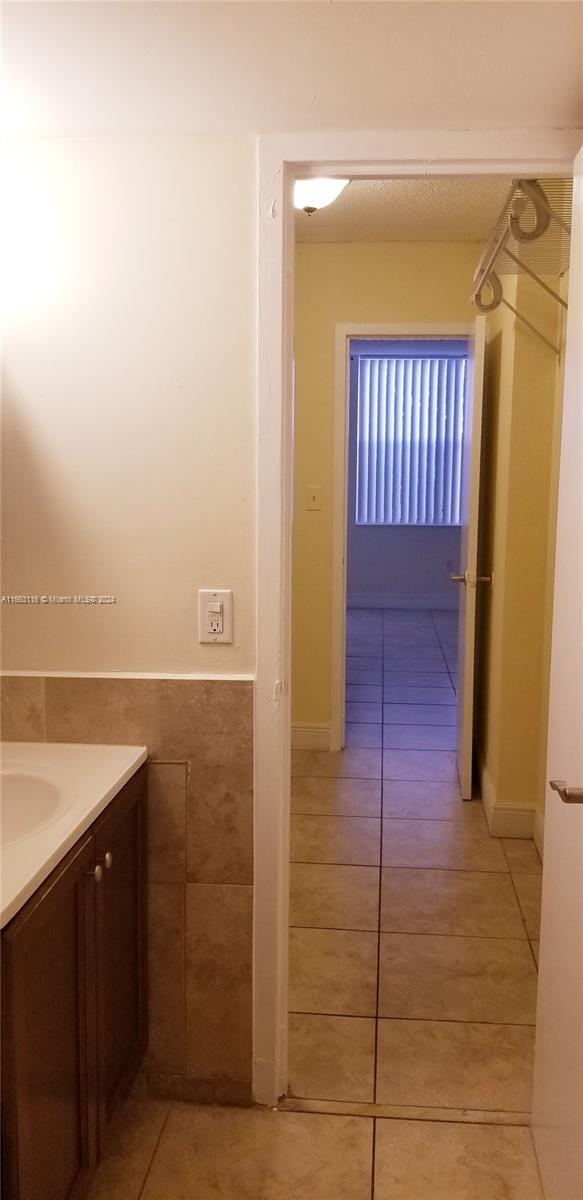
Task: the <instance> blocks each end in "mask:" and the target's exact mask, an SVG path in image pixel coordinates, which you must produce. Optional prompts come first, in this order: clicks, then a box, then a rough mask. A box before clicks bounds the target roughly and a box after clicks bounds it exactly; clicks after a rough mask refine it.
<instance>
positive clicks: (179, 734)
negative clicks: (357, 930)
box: [2, 675, 253, 1104]
mask: <svg viewBox="0 0 583 1200" xmlns="http://www.w3.org/2000/svg"><path fill="white" fill-rule="evenodd" d="M2 737H3V739H4V740H5V741H43V740H45V741H49V742H114V743H115V742H117V743H126V744H145V745H146V746H147V747H148V751H149V755H150V765H149V947H150V1046H149V1052H148V1056H147V1059H146V1063H145V1069H146V1075H147V1080H148V1086H149V1090H150V1092H151V1093H152V1094H155V1095H158V1096H164V1097H172V1098H175V1099H179V1100H195V1101H199V1102H207V1101H208V1102H220V1103H227V1104H228V1103H235V1104H245V1103H250V1102H251V1077H252V1071H251V1068H252V1041H251V1028H252V932H253V930H252V921H253V683H252V682H251V681H246V680H241V681H240V680H193V679H162V678H160V679H130V678H124V677H121V676H116V677H107V678H97V677H93V678H92V677H83V678H78V677H72V676H67V677H63V676H59V677H56V676H46V677H42V676H24V675H19V676H4V677H3V678H2Z"/></svg>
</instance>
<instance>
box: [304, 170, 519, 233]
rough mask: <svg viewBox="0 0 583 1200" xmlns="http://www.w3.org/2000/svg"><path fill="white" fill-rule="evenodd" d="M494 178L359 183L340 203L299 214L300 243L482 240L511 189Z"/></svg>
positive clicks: (349, 186) (491, 226)
mask: <svg viewBox="0 0 583 1200" xmlns="http://www.w3.org/2000/svg"><path fill="white" fill-rule="evenodd" d="M510 183H511V180H510V179H501V178H500V177H494V176H483V177H481V178H475V177H474V178H467V177H466V178H461V177H458V178H456V179H366V180H363V179H355V180H353V181H352V182H351V183H349V185H348V187H347V188H345V189H344V191H343V192H342V194H341V195H340V196H339V198H338V200H336V201H335V202H334V204H331V205H330V206H329V207H328V208H322V209H320V210H319V211H318V212H315V213H313V214H312V216H311V217H309V216H307V214H306V213H303V212H296V238H297V240H298V241H300V242H482V241H486V240H487V238H488V236H489V234H490V233H491V231H492V229H493V227H494V225H495V224H496V220H497V218H498V216H499V214H500V210H501V208H502V206H503V204H504V199H505V197H506V194H507V192H508V189H509V187H510Z"/></svg>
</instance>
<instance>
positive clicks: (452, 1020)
mask: <svg viewBox="0 0 583 1200" xmlns="http://www.w3.org/2000/svg"><path fill="white" fill-rule="evenodd" d="M288 1011H289V1015H290V1016H294V1017H333V1018H334V1020H343V1021H375V1020H376V1019H377V1018H376V1017H375V1014H374V1013H372V1012H368V1013H339V1012H312V1010H311V1009H308V1008H290V1009H289V1010H288ZM378 1021H379V1023H380V1022H381V1021H406V1022H408V1023H409V1024H413V1025H417V1024H420V1025H488V1026H493V1027H494V1028H496V1029H499V1028H502V1029H506V1028H509V1029H534V1027H535V1022H534V1021H484V1020H483V1019H482V1020H478V1019H477V1018H476V1017H411V1016H404V1015H400V1016H397V1015H395V1013H392V1014H391V1015H390V1016H387V1017H384V1016H383V1015H382V1014H381V1015H380V1016H379V1018H378ZM323 1098H324V1099H326V1097H323ZM296 1099H298V1100H299V1099H303V1100H310V1099H320V1097H313V1096H312V1097H310V1096H303V1097H299V1096H296ZM344 1103H346V1104H348V1103H355V1104H358V1103H371V1102H370V1101H352V1102H351V1101H348V1100H347V1101H345V1102H344ZM374 1103H375V1104H376V1103H378V1101H374ZM428 1107H429V1108H447V1105H443V1104H438V1105H435V1104H430V1105H428ZM454 1108H459V1105H454Z"/></svg>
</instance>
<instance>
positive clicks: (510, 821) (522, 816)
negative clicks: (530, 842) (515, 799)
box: [480, 758, 536, 838]
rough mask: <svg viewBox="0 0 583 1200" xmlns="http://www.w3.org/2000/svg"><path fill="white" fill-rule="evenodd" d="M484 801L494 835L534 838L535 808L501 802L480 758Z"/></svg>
mask: <svg viewBox="0 0 583 1200" xmlns="http://www.w3.org/2000/svg"><path fill="white" fill-rule="evenodd" d="M480 784H481V790H482V803H483V805H484V812H485V813H486V820H487V822H488V829H489V830H490V833H491V834H492V837H505V838H532V837H533V834H534V828H535V815H536V814H535V810H534V808H512V807H510V806H509V805H507V804H500V803H499V802H498V800H497V798H496V792H495V789H494V784H493V783H492V779H491V776H490V773H489V771H488V768H487V766H486V764H485V762H484V760H483V759H482V758H481V760H480Z"/></svg>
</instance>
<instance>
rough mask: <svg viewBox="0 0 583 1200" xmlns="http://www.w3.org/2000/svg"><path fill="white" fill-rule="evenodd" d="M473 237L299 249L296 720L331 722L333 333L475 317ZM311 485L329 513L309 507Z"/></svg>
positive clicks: (294, 637) (476, 249)
mask: <svg viewBox="0 0 583 1200" xmlns="http://www.w3.org/2000/svg"><path fill="white" fill-rule="evenodd" d="M479 253H480V247H479V246H478V245H476V244H475V243H459V244H449V243H439V242H425V243H411V242H409V243H407V242H405V243H403V242H400V243H367V244H364V243H343V244H337V243H332V244H326V245H321V244H307V243H301V244H299V245H298V246H297V247H296V277H295V357H296V417H295V513H294V539H293V555H294V557H293V631H292V640H293V662H292V686H293V720H294V722H295V723H296V724H307V725H327V724H328V722H329V720H330V669H331V645H330V614H331V603H332V507H331V506H332V443H333V405H334V352H335V347H334V337H335V326H336V324H342V323H348V322H358V323H364V322H367V321H369V322H371V323H375V322H386V323H393V322H395V323H400V322H411V323H422V322H432V321H434V322H436V323H437V322H442V323H452V324H453V323H463V322H469V321H472V320H473V318H474V316H475V310H474V309H473V306H472V305H471V304H470V301H469V296H470V293H471V290H472V276H473V272H474V269H475V266H476V263H477V261H478V258H479ZM309 484H321V485H322V509H321V511H320V512H308V511H307V510H306V508H305V494H306V489H307V487H308V485H309Z"/></svg>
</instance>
